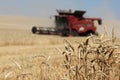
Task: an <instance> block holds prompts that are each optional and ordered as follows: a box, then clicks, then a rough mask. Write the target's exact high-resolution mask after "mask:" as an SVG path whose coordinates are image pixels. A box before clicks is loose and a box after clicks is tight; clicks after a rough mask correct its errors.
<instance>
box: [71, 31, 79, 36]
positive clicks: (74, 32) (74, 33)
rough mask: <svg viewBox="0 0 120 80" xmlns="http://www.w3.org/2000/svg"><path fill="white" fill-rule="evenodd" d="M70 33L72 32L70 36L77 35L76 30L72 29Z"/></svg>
mask: <svg viewBox="0 0 120 80" xmlns="http://www.w3.org/2000/svg"><path fill="white" fill-rule="evenodd" d="M71 34H72V36H79V34H78V32H77V31H76V30H72V32H71Z"/></svg>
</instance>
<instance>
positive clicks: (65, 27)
mask: <svg viewBox="0 0 120 80" xmlns="http://www.w3.org/2000/svg"><path fill="white" fill-rule="evenodd" d="M57 13H58V15H55V27H37V26H34V27H33V28H32V32H33V33H39V34H56V35H62V36H69V35H71V36H79V35H89V34H90V33H92V34H96V26H95V24H94V21H98V24H99V25H101V24H102V20H101V19H100V18H85V17H83V15H84V14H85V13H86V11H80V10H76V11H74V12H72V11H71V10H68V11H65V10H57Z"/></svg>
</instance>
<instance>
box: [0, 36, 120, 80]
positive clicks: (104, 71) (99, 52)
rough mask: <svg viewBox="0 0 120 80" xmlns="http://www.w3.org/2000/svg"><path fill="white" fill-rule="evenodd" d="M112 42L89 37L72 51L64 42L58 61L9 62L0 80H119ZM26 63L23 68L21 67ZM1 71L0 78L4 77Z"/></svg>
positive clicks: (119, 63) (118, 59)
mask: <svg viewBox="0 0 120 80" xmlns="http://www.w3.org/2000/svg"><path fill="white" fill-rule="evenodd" d="M115 40H116V38H115V37H114V36H112V39H105V37H104V35H101V36H99V37H96V36H93V35H91V36H90V37H88V38H87V39H86V40H85V41H84V42H77V43H78V47H77V48H76V47H74V46H73V45H71V43H70V42H69V41H68V40H64V42H65V45H64V46H65V50H64V51H61V50H60V49H58V51H60V53H62V54H59V57H56V58H53V57H52V58H51V57H50V56H48V57H46V56H41V55H39V56H35V57H32V58H30V59H29V60H28V61H25V62H24V65H23V64H22V63H21V62H17V61H15V60H12V61H13V62H14V64H15V65H16V67H15V66H14V67H11V66H10V67H8V68H9V69H8V68H7V70H6V69H4V71H7V73H6V74H5V75H3V76H1V78H0V79H1V80H120V56H118V55H119V54H120V53H119V52H118V51H117V49H118V48H119V46H118V44H116V43H115ZM25 63H26V64H25ZM4 71H3V70H2V71H1V73H0V74H4V73H5V72H4Z"/></svg>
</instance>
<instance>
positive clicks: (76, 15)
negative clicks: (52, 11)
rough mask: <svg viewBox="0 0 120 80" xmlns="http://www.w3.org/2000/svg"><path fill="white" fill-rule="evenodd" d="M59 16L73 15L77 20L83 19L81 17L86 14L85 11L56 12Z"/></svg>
mask: <svg viewBox="0 0 120 80" xmlns="http://www.w3.org/2000/svg"><path fill="white" fill-rule="evenodd" d="M57 12H58V14H59V16H69V15H73V16H75V17H78V18H83V15H84V14H85V13H86V11H83V10H76V11H74V12H72V11H71V10H68V11H66V10H57Z"/></svg>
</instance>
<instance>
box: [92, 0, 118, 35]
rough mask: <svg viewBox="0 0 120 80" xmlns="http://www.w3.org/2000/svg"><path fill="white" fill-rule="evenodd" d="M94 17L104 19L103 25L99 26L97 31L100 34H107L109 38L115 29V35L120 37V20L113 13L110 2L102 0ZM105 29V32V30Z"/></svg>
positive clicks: (95, 10)
mask: <svg viewBox="0 0 120 80" xmlns="http://www.w3.org/2000/svg"><path fill="white" fill-rule="evenodd" d="M93 13H94V15H97V16H99V17H101V18H102V25H101V26H99V25H97V26H98V27H97V31H98V32H99V33H102V34H103V33H105V31H106V32H107V35H108V36H111V34H112V29H113V28H114V32H115V35H116V36H117V37H120V32H119V30H120V20H118V19H117V18H116V16H115V14H114V12H113V11H112V9H111V7H110V5H109V0H102V3H100V4H99V5H98V7H96V8H95V9H94V12H93ZM104 29H105V30H104Z"/></svg>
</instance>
